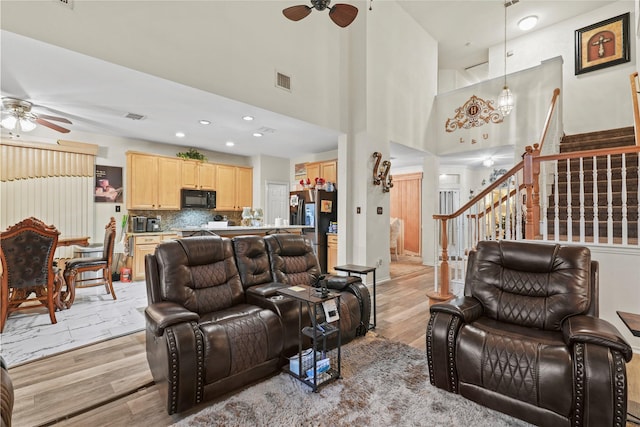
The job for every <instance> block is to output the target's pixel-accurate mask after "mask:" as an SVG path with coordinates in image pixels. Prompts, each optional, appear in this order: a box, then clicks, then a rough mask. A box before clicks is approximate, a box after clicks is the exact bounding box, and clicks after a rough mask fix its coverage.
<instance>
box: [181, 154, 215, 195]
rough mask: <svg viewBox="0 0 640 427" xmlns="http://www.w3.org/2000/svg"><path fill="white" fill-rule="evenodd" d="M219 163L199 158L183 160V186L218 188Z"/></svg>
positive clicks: (201, 188) (205, 188) (198, 188)
mask: <svg viewBox="0 0 640 427" xmlns="http://www.w3.org/2000/svg"><path fill="white" fill-rule="evenodd" d="M216 174H217V165H215V164H213V163H207V162H201V161H198V160H183V161H182V188H192V189H195V190H215V189H216Z"/></svg>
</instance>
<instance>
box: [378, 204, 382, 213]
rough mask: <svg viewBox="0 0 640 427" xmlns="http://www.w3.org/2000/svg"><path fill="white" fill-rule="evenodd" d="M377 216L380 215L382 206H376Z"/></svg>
mask: <svg viewBox="0 0 640 427" xmlns="http://www.w3.org/2000/svg"><path fill="white" fill-rule="evenodd" d="M378 215H382V206H378Z"/></svg>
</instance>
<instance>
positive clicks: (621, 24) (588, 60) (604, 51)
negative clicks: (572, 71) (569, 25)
mask: <svg viewBox="0 0 640 427" xmlns="http://www.w3.org/2000/svg"><path fill="white" fill-rule="evenodd" d="M575 44H576V59H575V61H576V75H578V74H583V73H588V72H589V71H594V70H599V69H602V68H606V67H611V66H612V65H618V64H622V63H624V62H629V61H630V60H631V56H630V47H629V13H625V14H624V15H620V16H616V17H614V18H610V19H607V20H605V21H602V22H598V23H597V24H593V25H589V26H588V27H584V28H580V29H579V30H576V33H575Z"/></svg>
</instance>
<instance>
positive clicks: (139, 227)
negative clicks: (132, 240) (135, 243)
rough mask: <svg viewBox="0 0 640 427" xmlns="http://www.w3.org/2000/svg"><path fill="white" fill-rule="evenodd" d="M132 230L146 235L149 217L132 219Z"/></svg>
mask: <svg viewBox="0 0 640 427" xmlns="http://www.w3.org/2000/svg"><path fill="white" fill-rule="evenodd" d="M131 230H132V231H133V232H134V233H144V232H145V231H147V217H146V216H134V217H131Z"/></svg>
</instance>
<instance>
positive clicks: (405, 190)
mask: <svg viewBox="0 0 640 427" xmlns="http://www.w3.org/2000/svg"><path fill="white" fill-rule="evenodd" d="M390 195H391V199H390V203H391V206H390V211H391V218H399V219H400V220H401V221H402V226H401V232H400V233H401V236H400V239H399V241H398V254H399V255H404V256H413V257H418V258H420V259H421V258H422V209H421V207H422V172H418V173H409V174H403V175H394V176H393V187H392V188H391V191H390ZM392 260H393V257H392Z"/></svg>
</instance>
